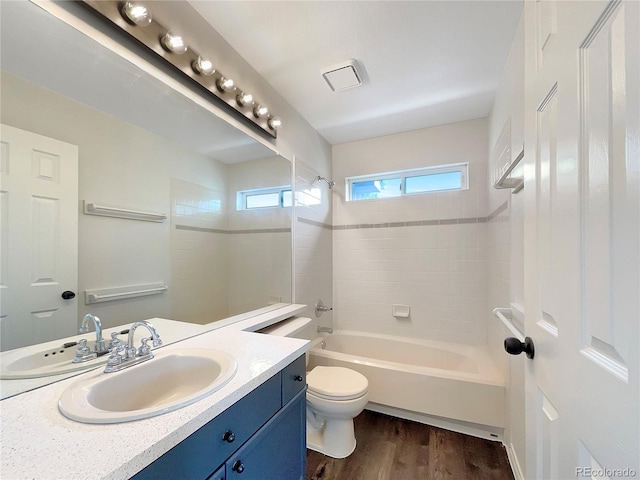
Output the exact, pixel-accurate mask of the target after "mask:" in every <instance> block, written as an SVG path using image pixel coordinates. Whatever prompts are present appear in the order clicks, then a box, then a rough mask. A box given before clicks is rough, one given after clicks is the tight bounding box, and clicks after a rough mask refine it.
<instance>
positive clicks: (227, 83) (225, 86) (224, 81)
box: [216, 77, 236, 92]
mask: <svg viewBox="0 0 640 480" xmlns="http://www.w3.org/2000/svg"><path fill="white" fill-rule="evenodd" d="M216 85H217V87H218V90H220V91H221V92H233V91H234V90H235V89H236V82H234V81H233V80H232V79H231V78H224V77H220V78H219V79H218V81H217V82H216Z"/></svg>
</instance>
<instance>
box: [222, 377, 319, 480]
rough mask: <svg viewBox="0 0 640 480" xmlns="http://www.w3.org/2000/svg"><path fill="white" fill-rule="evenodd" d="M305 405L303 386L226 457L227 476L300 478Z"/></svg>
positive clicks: (303, 458) (255, 479)
mask: <svg viewBox="0 0 640 480" xmlns="http://www.w3.org/2000/svg"><path fill="white" fill-rule="evenodd" d="M306 406H307V405H306V388H304V389H303V390H302V391H300V392H299V393H298V394H297V395H296V396H295V397H294V398H293V399H292V400H291V401H290V402H289V403H288V404H287V405H286V406H285V407H284V408H283V409H282V410H280V412H278V414H277V415H276V416H274V417H273V418H272V419H271V420H269V422H267V424H266V425H265V426H264V427H262V428H261V429H260V430H259V431H258V433H256V435H255V436H253V437H252V438H251V440H249V441H248V442H247V443H246V444H245V445H244V446H243V447H242V448H241V449H240V450H238V452H237V453H236V454H235V455H233V456H232V457H231V458H230V459H229V460H228V461H227V463H226V472H227V480H231V479H238V480H265V479H277V480H302V479H304V478H305V476H306V473H305V472H306V458H307V457H306Z"/></svg>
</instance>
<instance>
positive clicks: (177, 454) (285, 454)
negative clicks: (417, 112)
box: [132, 355, 306, 480]
mask: <svg viewBox="0 0 640 480" xmlns="http://www.w3.org/2000/svg"><path fill="white" fill-rule="evenodd" d="M304 367H305V363H304V355H303V356H302V357H300V358H298V359H297V360H295V361H294V362H292V363H291V364H289V365H288V366H287V367H285V368H284V369H283V370H282V371H281V372H279V373H277V374H276V375H274V376H273V377H271V378H270V379H269V380H267V381H266V382H265V383H263V384H262V385H260V386H259V387H257V388H256V389H255V390H253V391H252V392H251V393H249V394H248V395H246V396H245V397H243V398H242V399H240V400H239V401H238V402H236V403H235V404H234V405H232V406H231V407H229V408H228V409H226V410H225V411H224V412H222V413H221V414H220V415H218V416H217V417H216V418H214V419H213V420H211V421H210V422H209V423H207V424H206V425H204V426H203V427H201V428H200V429H199V430H197V431H196V432H194V433H193V434H191V435H190V436H189V437H188V438H186V439H185V440H183V441H182V442H180V443H179V444H178V445H176V446H175V447H173V448H172V449H171V450H169V451H168V452H167V453H165V454H164V455H162V456H161V457H160V458H158V459H157V460H156V461H155V462H153V463H152V464H150V465H148V466H147V467H146V468H144V469H143V470H142V471H140V472H138V473H137V474H136V475H134V476H133V477H132V478H133V479H134V480H166V479H169V478H175V479H181V480H192V479H193V480H205V479H206V480H225V479H229V478H239V479H245V478H249V479H252V478H260V479H261V480H270V479H273V480H300V479H303V478H304V477H305V471H306V397H305V392H306V388H305V387H306V377H305V368H304ZM300 376H302V380H300ZM240 454H241V456H239V455H240ZM232 459H233V462H232V461H231V460H232ZM237 462H240V463H237ZM241 464H242V465H243V466H242V467H241V466H240V465H241ZM234 465H236V468H235V470H234V468H233V467H234ZM256 465H260V467H259V470H258V473H257V475H258V476H255V475H256V473H255V472H256ZM247 467H249V468H248V469H247ZM271 472H272V473H271Z"/></svg>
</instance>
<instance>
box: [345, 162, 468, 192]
mask: <svg viewBox="0 0 640 480" xmlns="http://www.w3.org/2000/svg"><path fill="white" fill-rule="evenodd" d="M454 172H459V173H460V188H447V189H441V190H429V191H424V192H413V193H406V192H405V189H406V179H407V178H409V177H421V176H427V175H437V174H440V173H454ZM397 178H400V195H396V196H393V197H385V198H363V199H354V198H353V184H354V183H359V182H363V181H381V180H389V179H397ZM345 187H346V192H347V201H348V202H363V201H368V200H389V199H391V198H402V197H408V196H411V197H412V196H415V195H425V194H429V193H442V192H455V191H461V190H469V162H460V163H451V164H447V165H435V166H432V167H423V168H410V169H406V170H395V171H393V172H381V173H373V174H367V175H354V176H351V177H346V178H345Z"/></svg>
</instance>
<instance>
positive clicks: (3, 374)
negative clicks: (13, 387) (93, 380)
mask: <svg viewBox="0 0 640 480" xmlns="http://www.w3.org/2000/svg"><path fill="white" fill-rule="evenodd" d="M93 343H94V342H92V341H91V342H88V344H87V346H88V347H89V348H91V349H93ZM77 348H78V347H77V346H72V347H69V348H64V347H63V346H55V347H53V346H50V347H49V348H40V349H38V350H36V351H30V350H31V349H27V348H23V349H16V350H13V351H10V352H6V353H5V354H3V355H2V361H1V362H0V364H1V368H0V379H2V380H18V379H24V378H39V377H48V376H51V375H59V374H62V373H69V372H76V371H80V370H85V369H87V368H92V367H95V366H97V365H100V364H101V363H105V362H106V361H107V355H103V356H101V357H98V358H96V359H94V360H89V361H87V362H82V363H72V360H73V357H75V354H76V349H77Z"/></svg>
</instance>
